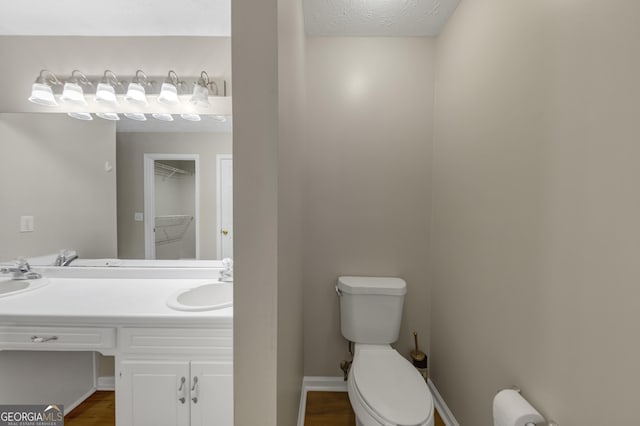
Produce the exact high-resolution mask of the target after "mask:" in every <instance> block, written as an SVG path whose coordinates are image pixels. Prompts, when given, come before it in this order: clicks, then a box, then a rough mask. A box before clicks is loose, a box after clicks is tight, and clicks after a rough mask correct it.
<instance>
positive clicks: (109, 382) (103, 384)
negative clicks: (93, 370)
mask: <svg viewBox="0 0 640 426" xmlns="http://www.w3.org/2000/svg"><path fill="white" fill-rule="evenodd" d="M97 390H99V391H114V390H116V378H115V377H114V376H107V377H98V386H97Z"/></svg>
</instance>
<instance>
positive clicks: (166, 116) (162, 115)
mask: <svg viewBox="0 0 640 426" xmlns="http://www.w3.org/2000/svg"><path fill="white" fill-rule="evenodd" d="M151 116H152V117H153V118H155V119H156V120H160V121H173V116H172V115H171V114H166V113H163V112H154V113H153V114H151Z"/></svg>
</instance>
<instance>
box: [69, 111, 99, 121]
mask: <svg viewBox="0 0 640 426" xmlns="http://www.w3.org/2000/svg"><path fill="white" fill-rule="evenodd" d="M67 115H68V116H69V117H72V118H75V119H76V120H84V121H91V120H93V116H92V115H91V114H89V113H88V112H68V113H67Z"/></svg>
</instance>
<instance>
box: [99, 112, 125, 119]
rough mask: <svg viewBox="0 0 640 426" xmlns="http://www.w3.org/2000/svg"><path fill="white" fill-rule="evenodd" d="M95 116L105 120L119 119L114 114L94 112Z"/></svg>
mask: <svg viewBox="0 0 640 426" xmlns="http://www.w3.org/2000/svg"><path fill="white" fill-rule="evenodd" d="M96 115H97V116H98V117H100V118H103V119H105V120H111V121H118V120H120V117H119V116H118V114H116V113H115V112H96Z"/></svg>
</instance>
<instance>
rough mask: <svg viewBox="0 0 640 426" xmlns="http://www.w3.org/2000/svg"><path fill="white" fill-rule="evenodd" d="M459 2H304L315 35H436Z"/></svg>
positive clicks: (306, 22) (310, 32) (308, 27)
mask: <svg viewBox="0 0 640 426" xmlns="http://www.w3.org/2000/svg"><path fill="white" fill-rule="evenodd" d="M459 2H460V0H304V25H305V31H306V33H307V34H308V35H315V36H383V37H384V36H437V35H438V34H440V31H442V28H443V27H444V24H445V23H446V22H447V19H449V17H450V16H451V15H452V14H453V12H454V10H455V9H456V7H457V6H458V3H459Z"/></svg>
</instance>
